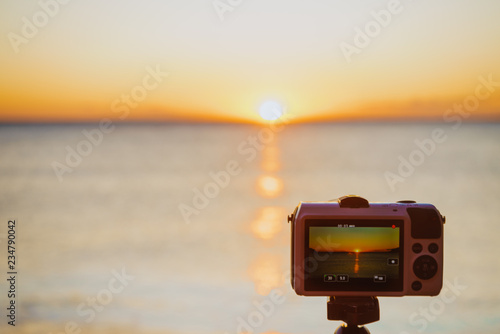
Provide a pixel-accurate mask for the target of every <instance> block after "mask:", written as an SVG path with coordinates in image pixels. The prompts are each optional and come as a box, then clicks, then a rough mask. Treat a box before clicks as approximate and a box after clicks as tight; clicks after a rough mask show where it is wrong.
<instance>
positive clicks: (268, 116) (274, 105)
mask: <svg viewBox="0 0 500 334" xmlns="http://www.w3.org/2000/svg"><path fill="white" fill-rule="evenodd" d="M283 113H284V110H283V106H282V105H281V104H279V103H278V102H276V101H265V102H264V103H262V105H261V106H260V107H259V115H260V117H262V118H263V119H265V120H266V121H275V120H277V119H278V118H280V117H281V116H283Z"/></svg>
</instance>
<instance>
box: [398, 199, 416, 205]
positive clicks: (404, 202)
mask: <svg viewBox="0 0 500 334" xmlns="http://www.w3.org/2000/svg"><path fill="white" fill-rule="evenodd" d="M396 203H401V204H414V203H417V202H415V201H413V200H411V199H405V200H402V201H397V202H396Z"/></svg>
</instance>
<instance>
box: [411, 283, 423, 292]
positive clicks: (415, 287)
mask: <svg viewBox="0 0 500 334" xmlns="http://www.w3.org/2000/svg"><path fill="white" fill-rule="evenodd" d="M411 288H412V289H413V291H420V290H421V289H422V282H420V281H415V282H413V283H412V284H411Z"/></svg>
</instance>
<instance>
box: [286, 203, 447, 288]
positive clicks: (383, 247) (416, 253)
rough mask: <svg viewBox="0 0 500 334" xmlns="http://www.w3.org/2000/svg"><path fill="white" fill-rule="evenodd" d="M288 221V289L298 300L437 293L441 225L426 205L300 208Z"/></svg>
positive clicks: (440, 270)
mask: <svg viewBox="0 0 500 334" xmlns="http://www.w3.org/2000/svg"><path fill="white" fill-rule="evenodd" d="M354 200H356V199H354ZM289 221H290V222H291V223H292V286H293V287H294V289H295V291H296V292H297V293H298V294H300V295H306V296H403V295H437V294H439V291H440V290H441V287H442V280H443V274H442V273H443V223H444V217H442V216H441V215H440V214H439V212H438V211H437V209H436V208H435V207H434V206H432V205H430V204H417V203H370V204H369V205H368V206H362V207H360V206H359V205H356V206H355V207H345V205H344V206H343V207H342V206H341V205H339V203H335V202H316V203H300V204H299V206H298V207H297V208H296V210H295V212H294V214H292V215H291V217H290V219H289Z"/></svg>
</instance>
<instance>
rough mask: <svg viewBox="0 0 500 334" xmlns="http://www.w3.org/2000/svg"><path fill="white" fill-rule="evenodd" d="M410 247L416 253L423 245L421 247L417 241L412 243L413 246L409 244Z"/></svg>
mask: <svg viewBox="0 0 500 334" xmlns="http://www.w3.org/2000/svg"><path fill="white" fill-rule="evenodd" d="M411 249H412V251H413V253H416V254H418V253H420V252H421V251H422V249H423V247H422V244H421V243H418V242H417V243H415V244H413V246H411Z"/></svg>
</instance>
